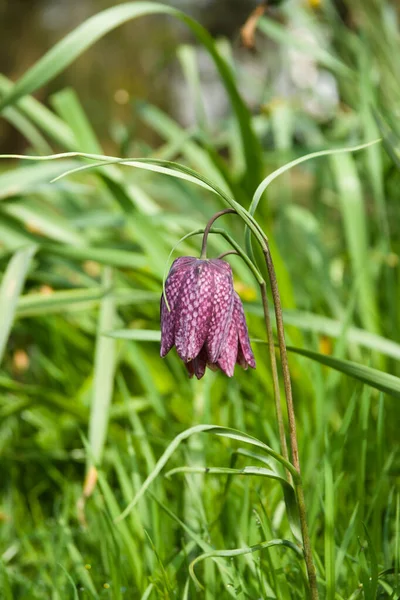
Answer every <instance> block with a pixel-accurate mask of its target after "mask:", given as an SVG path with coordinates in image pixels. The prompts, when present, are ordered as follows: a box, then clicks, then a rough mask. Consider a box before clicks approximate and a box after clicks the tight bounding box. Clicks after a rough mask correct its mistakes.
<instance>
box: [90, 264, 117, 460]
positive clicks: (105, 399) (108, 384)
mask: <svg viewBox="0 0 400 600" xmlns="http://www.w3.org/2000/svg"><path fill="white" fill-rule="evenodd" d="M102 283H103V286H104V287H105V288H107V287H110V286H111V285H112V270H111V269H110V268H108V267H106V268H105V269H104V275H103V281H102ZM115 318H116V313H115V303H114V300H113V298H111V297H108V296H106V297H105V298H103V300H102V302H101V306H100V315H99V322H98V328H97V341H96V351H95V358H94V375H93V396H92V403H91V410H90V421H89V445H90V449H91V457H92V460H93V462H94V463H95V465H99V464H100V463H101V458H102V455H103V451H104V445H105V441H106V437H107V429H108V419H109V412H110V405H111V400H112V395H113V382H114V371H115V363H116V342H115V341H114V340H112V339H110V338H106V337H105V336H103V335H102V333H103V331H104V330H107V329H109V328H110V327H112V326H113V324H114V323H115Z"/></svg>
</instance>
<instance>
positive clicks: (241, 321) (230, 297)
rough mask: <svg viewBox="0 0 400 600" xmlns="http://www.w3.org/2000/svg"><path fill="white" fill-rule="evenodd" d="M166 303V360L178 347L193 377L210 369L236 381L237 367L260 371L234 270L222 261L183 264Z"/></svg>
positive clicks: (172, 276)
mask: <svg viewBox="0 0 400 600" xmlns="http://www.w3.org/2000/svg"><path fill="white" fill-rule="evenodd" d="M165 296H166V299H167V301H168V306H167V304H166V302H165V299H164V295H163V296H162V297H161V356H165V355H166V354H167V353H168V352H169V351H170V350H171V348H172V347H173V346H175V347H176V350H177V353H178V355H179V356H180V358H181V359H182V360H183V362H184V363H185V365H186V368H187V370H188V373H189V376H190V377H193V375H195V376H196V377H197V379H200V378H201V377H203V375H204V373H205V370H206V367H207V366H208V367H210V368H211V369H213V370H215V369H221V371H223V372H224V373H225V374H226V375H228V376H229V377H232V375H233V372H234V368H235V364H236V363H238V364H239V365H240V366H242V367H243V368H245V369H247V367H248V366H250V367H252V368H255V366H256V363H255V360H254V355H253V352H252V349H251V346H250V341H249V335H248V330H247V324H246V318H245V316H244V311H243V306H242V303H241V300H240V298H239V296H238V295H237V293H236V292H235V291H234V289H233V280H232V269H231V267H230V265H229V264H228V263H227V262H226V261H224V260H221V259H218V258H216V259H212V260H202V259H197V258H194V257H191V256H183V257H180V258H177V259H176V260H175V261H174V263H173V264H172V267H171V270H170V272H169V274H168V277H167V280H166V282H165Z"/></svg>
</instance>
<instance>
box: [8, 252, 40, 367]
mask: <svg viewBox="0 0 400 600" xmlns="http://www.w3.org/2000/svg"><path fill="white" fill-rule="evenodd" d="M36 250H37V246H35V245H32V246H28V247H26V248H22V249H21V250H18V251H17V252H16V253H15V254H14V256H13V257H12V258H11V260H10V262H9V263H8V265H7V269H6V271H5V273H4V276H3V280H2V282H1V287H0V315H1V319H0V363H1V361H2V359H3V354H4V350H5V347H6V344H7V340H8V337H9V335H10V331H11V327H12V324H13V321H14V315H15V311H16V307H17V302H18V298H19V296H20V294H21V292H22V289H23V287H24V283H25V278H26V275H27V272H28V270H29V267H30V265H31V261H32V258H33V256H34V254H35V252H36Z"/></svg>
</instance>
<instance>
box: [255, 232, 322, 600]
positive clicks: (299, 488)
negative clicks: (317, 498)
mask: <svg viewBox="0 0 400 600" xmlns="http://www.w3.org/2000/svg"><path fill="white" fill-rule="evenodd" d="M263 253H264V257H265V262H266V265H267V269H268V275H269V279H270V283H271V291H272V298H273V301H274V309H275V318H276V327H277V333H278V343H279V351H280V355H281V364H282V373H283V383H284V388H285V396H286V405H287V412H288V420H289V435H290V445H291V450H292V462H293V466H294V467H295V469H296V471H297V472H298V474H299V476H300V475H301V472H300V460H299V447H298V443H297V432H296V418H295V412H294V404H293V395H292V384H291V380H290V371H289V363H288V358H287V351H286V342H285V331H284V327H283V318H282V306H281V299H280V294H279V289H278V281H277V278H276V273H275V268H274V264H273V262H272V257H271V253H270V250H269V245H268V241H267V240H266V241H265V244H264V245H263ZM295 487H296V495H297V504H298V509H299V517H300V527H301V533H302V537H303V547H304V559H305V562H306V568H307V575H308V582H309V585H310V595H311V599H312V600H318V597H319V596H318V586H317V574H316V571H315V566H314V562H313V557H312V550H311V541H310V534H309V531H308V525H307V515H306V504H305V499H304V490H303V484H302V482H301V477H299V479H298V481H297V482H296V483H295Z"/></svg>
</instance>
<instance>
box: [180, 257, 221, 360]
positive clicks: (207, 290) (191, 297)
mask: <svg viewBox="0 0 400 600" xmlns="http://www.w3.org/2000/svg"><path fill="white" fill-rule="evenodd" d="M214 297H215V282H214V273H213V269H212V268H211V266H210V263H209V261H206V260H197V261H196V262H195V263H194V264H193V265H192V267H191V268H190V269H189V271H188V273H187V276H186V278H185V280H184V282H183V284H182V287H181V289H180V292H179V298H178V299H177V304H176V317H175V347H176V351H177V352H178V355H179V356H180V358H181V359H182V360H183V361H184V362H189V361H190V360H193V359H194V358H196V356H197V355H198V354H199V352H200V350H201V348H202V347H203V344H204V342H205V341H206V338H207V334H208V329H209V325H210V321H211V316H212V312H213V306H214Z"/></svg>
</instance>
